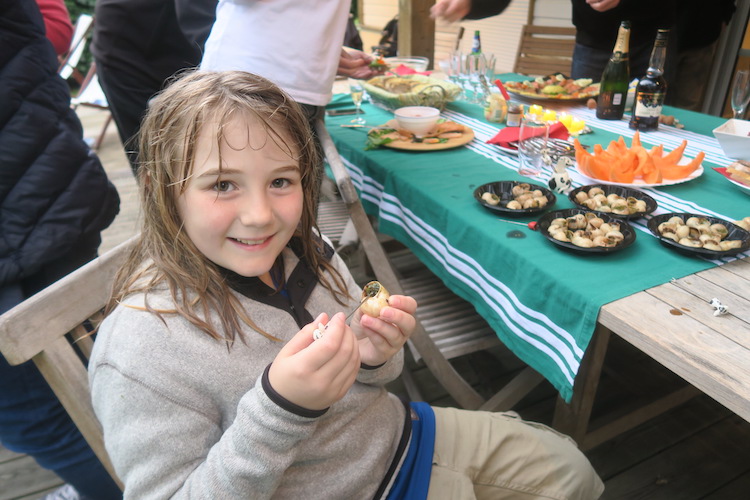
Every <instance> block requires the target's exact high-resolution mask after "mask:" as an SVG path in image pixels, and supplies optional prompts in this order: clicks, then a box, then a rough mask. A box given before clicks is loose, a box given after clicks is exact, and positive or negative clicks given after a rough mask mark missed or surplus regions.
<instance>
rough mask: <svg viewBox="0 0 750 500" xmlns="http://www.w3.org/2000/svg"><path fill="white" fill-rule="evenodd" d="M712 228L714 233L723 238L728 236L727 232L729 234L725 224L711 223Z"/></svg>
mask: <svg viewBox="0 0 750 500" xmlns="http://www.w3.org/2000/svg"><path fill="white" fill-rule="evenodd" d="M710 230H711V232H712V233H715V234H717V235H718V236H719V237H720V238H721V239H724V238H726V237H727V234H729V230H728V229H727V226H725V225H724V224H711V226H710Z"/></svg>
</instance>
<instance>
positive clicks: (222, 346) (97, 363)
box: [89, 249, 405, 500]
mask: <svg viewBox="0 0 750 500" xmlns="http://www.w3.org/2000/svg"><path fill="white" fill-rule="evenodd" d="M284 263H285V266H284V268H285V269H286V270H287V271H286V273H287V277H289V276H290V274H292V273H293V272H294V270H295V267H297V266H298V265H299V267H304V266H302V265H301V264H299V261H298V260H297V257H296V256H295V255H294V253H293V252H292V251H291V250H289V249H286V250H285V251H284ZM333 263H334V265H335V266H336V267H337V268H338V269H339V271H340V272H341V273H342V275H343V276H345V277H346V279H347V282H348V283H349V288H350V292H351V293H352V295H353V296H354V297H357V296H358V295H359V293H360V288H359V287H358V286H357V285H356V283H355V282H354V280H353V278H352V277H351V274H350V273H349V271H348V270H347V269H346V267H345V265H344V263H343V262H342V261H341V259H340V258H339V257H338V256H334V257H333ZM297 285H298V286H305V285H306V286H313V289H312V291H311V293H310V295H309V297H308V299H307V301H306V303H305V308H306V309H307V311H308V312H309V313H310V314H312V316H313V317H315V316H317V315H318V314H319V313H320V312H327V313H329V315H332V314H333V313H335V312H338V311H342V310H343V311H347V310H350V309H351V308H345V307H342V306H341V305H340V304H338V303H336V302H335V300H334V299H333V298H332V297H331V296H330V294H329V293H328V292H327V290H326V289H325V288H324V287H322V286H319V285H317V283H312V284H310V283H307V284H305V283H302V282H300V281H299V280H298V281H297ZM238 297H240V300H241V301H242V304H243V305H244V306H245V307H246V309H247V311H248V312H249V314H250V317H251V318H253V320H254V321H255V322H256V323H257V324H258V325H259V326H260V327H261V328H263V329H264V330H265V331H267V332H269V333H271V334H272V335H275V336H276V337H278V338H281V339H282V340H283V341H284V342H286V341H287V340H288V339H290V338H291V337H292V336H293V335H294V334H296V333H297V332H298V331H299V327H298V325H297V322H295V320H294V319H293V317H292V315H290V314H289V313H287V312H285V311H282V310H280V309H278V308H275V307H273V306H270V305H267V304H263V303H260V302H257V301H254V300H251V299H249V298H247V297H245V296H242V295H239V294H238ZM143 301H144V297H143V296H142V295H136V296H132V297H130V298H129V299H128V300H127V301H126V302H124V303H123V304H120V305H119V306H118V307H117V308H116V309H115V311H114V312H113V313H112V314H111V315H110V316H109V317H107V318H106V319H105V321H104V322H103V323H102V326H101V329H100V331H99V334H98V337H97V340H96V342H95V346H94V352H93V354H92V357H91V361H90V364H89V377H90V382H91V390H92V399H93V404H94V409H95V411H96V414H97V416H98V418H99V420H100V421H101V423H102V427H103V429H104V440H105V445H106V448H107V452H108V453H109V455H110V457H111V458H112V461H113V463H114V466H115V469H116V471H117V474H118V475H119V477H120V478H121V479H122V480H123V482H124V483H125V498H126V499H127V498H133V499H138V500H146V499H162V498H192V499H234V498H237V499H239V498H242V499H251V498H252V499H255V498H281V499H297V498H300V499H301V498H304V499H326V500H331V499H359V498H362V499H365V498H372V497H373V495H374V494H375V492H376V490H377V489H378V486H379V485H380V483H381V481H382V480H383V478H384V476H385V475H386V471H387V469H388V467H389V466H390V465H391V462H392V461H393V460H394V457H395V455H396V450H397V447H398V444H399V440H400V439H401V434H402V432H403V429H404V418H405V410H404V406H403V404H402V402H401V401H400V400H399V399H398V398H396V397H395V396H394V395H392V394H389V393H388V392H387V391H386V390H385V389H384V388H383V384H385V383H387V382H389V381H391V380H393V379H395V378H396V377H397V376H398V374H399V373H400V371H401V368H402V363H403V358H402V354H401V353H399V355H397V356H395V357H394V358H393V359H391V360H390V361H389V362H388V363H386V364H385V365H383V366H381V367H379V368H376V369H370V370H366V369H362V370H360V374H359V376H358V379H357V382H355V384H354V385H353V387H352V388H351V389H350V390H349V392H348V394H347V395H346V396H345V397H344V398H343V399H342V400H340V401H338V402H336V403H335V404H333V405H332V406H331V408H330V409H329V410H328V411H327V412H325V413H324V414H323V415H322V416H318V417H310V416H302V415H300V414H298V413H297V412H294V411H290V409H287V408H285V407H284V406H283V405H280V404H278V403H276V402H274V401H276V400H275V399H272V398H271V397H269V394H268V393H267V391H266V390H265V389H264V384H263V383H262V375H263V372H264V370H265V369H266V367H267V366H268V365H269V364H270V363H271V362H272V361H273V359H274V357H275V356H276V354H277V353H278V351H279V350H280V348H281V347H282V345H283V342H274V341H271V340H268V339H266V338H265V337H263V336H261V335H260V334H258V333H256V332H254V331H252V330H250V329H247V331H245V336H246V339H247V341H246V342H245V343H243V342H239V341H238V342H235V344H234V345H233V346H232V347H231V349H228V348H227V345H226V343H224V342H219V341H216V340H214V339H212V338H210V337H209V336H208V335H206V334H205V333H203V332H201V331H199V330H198V329H197V328H195V327H194V326H193V325H191V324H190V323H188V322H187V321H186V320H184V319H183V318H182V317H179V316H176V315H166V316H164V318H165V320H166V324H165V322H163V321H161V320H160V319H159V318H158V317H156V316H154V315H152V314H150V313H148V312H145V311H143V310H141V309H140V308H142V306H143ZM149 301H150V304H151V305H152V307H154V308H156V309H162V308H163V309H169V308H170V307H172V301H171V299H170V298H169V295H168V293H166V291H161V292H159V291H155V292H152V293H151V294H150V295H149ZM354 306H356V302H355V303H353V304H351V307H354Z"/></svg>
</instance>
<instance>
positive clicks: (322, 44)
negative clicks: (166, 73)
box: [201, 0, 351, 106]
mask: <svg viewBox="0 0 750 500" xmlns="http://www.w3.org/2000/svg"><path fill="white" fill-rule="evenodd" d="M350 4H351V0H256V1H253V0H220V1H219V4H218V6H217V8H216V22H215V23H214V26H213V28H212V29H211V34H210V36H209V37H208V40H207V41H206V48H205V53H204V55H203V60H202V61H201V69H203V70H208V71H226V70H242V71H248V72H250V73H254V74H256V75H260V76H263V77H265V78H268V79H269V80H271V81H272V82H274V83H275V84H277V85H278V86H279V87H281V88H282V89H284V90H285V91H286V92H287V93H289V94H290V95H291V96H292V98H293V99H294V100H296V101H297V102H300V103H304V104H312V105H315V106H324V105H326V104H328V102H329V101H330V99H331V87H332V86H333V80H334V78H335V77H336V69H337V68H338V62H339V56H340V54H341V47H342V46H343V43H344V32H345V31H346V21H347V18H348V16H349V6H350Z"/></svg>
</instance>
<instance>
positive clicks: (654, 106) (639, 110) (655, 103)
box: [633, 92, 664, 118]
mask: <svg viewBox="0 0 750 500" xmlns="http://www.w3.org/2000/svg"><path fill="white" fill-rule="evenodd" d="M663 104H664V93H663V92H654V93H648V94H647V93H641V94H638V96H637V99H636V103H635V111H634V113H633V114H634V115H635V116H637V117H639V118H658V117H659V115H661V110H662V107H663Z"/></svg>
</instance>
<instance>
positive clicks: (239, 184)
mask: <svg viewBox="0 0 750 500" xmlns="http://www.w3.org/2000/svg"><path fill="white" fill-rule="evenodd" d="M243 118H246V119H243ZM218 128H219V127H218V124H216V123H208V124H206V126H204V128H203V131H202V132H201V133H200V135H199V137H198V141H197V145H196V160H195V164H194V166H193V172H192V175H191V178H190V180H189V181H188V183H187V186H186V188H185V191H184V192H183V193H182V194H181V195H180V196H179V198H178V209H179V213H180V216H181V217H182V222H183V227H184V230H185V231H186V232H187V235H188V236H189V237H190V239H191V240H192V242H193V243H194V244H195V246H196V247H198V249H199V250H200V251H201V252H202V253H203V254H204V255H205V256H206V257H207V258H209V259H210V260H211V261H213V262H214V263H216V264H218V265H220V266H222V267H224V268H226V269H229V270H231V271H234V272H236V273H237V274H240V275H242V276H258V277H260V278H261V279H262V280H263V281H264V282H265V283H266V284H268V285H270V286H273V283H272V281H271V279H270V274H269V271H270V269H271V267H272V266H273V264H274V262H275V261H276V257H277V256H278V255H279V254H280V253H281V251H282V250H283V249H284V247H285V246H286V244H287V243H288V242H289V240H290V238H291V237H292V236H293V235H294V232H295V230H296V229H297V226H298V224H299V221H300V218H301V216H302V205H303V194H302V184H301V174H300V169H299V165H298V161H297V151H296V150H290V148H289V147H288V146H287V145H288V144H291V141H290V140H289V139H288V136H287V135H286V134H284V133H280V134H278V135H277V134H274V133H273V132H271V133H268V132H267V131H266V128H265V127H264V126H263V125H262V124H261V123H259V122H258V121H257V120H256V119H254V118H252V117H242V116H240V117H236V118H234V119H232V121H230V122H229V123H227V124H225V125H224V126H223V127H222V131H223V137H222V139H221V143H220V144H219V142H218V140H217V134H216V132H215V131H216V130H217V129H218Z"/></svg>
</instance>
